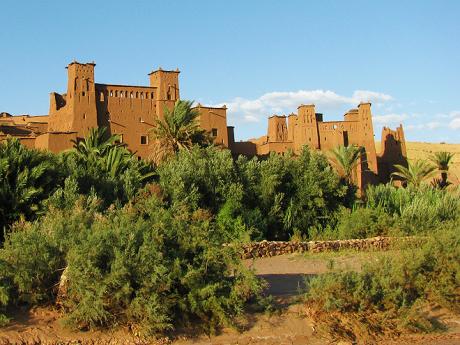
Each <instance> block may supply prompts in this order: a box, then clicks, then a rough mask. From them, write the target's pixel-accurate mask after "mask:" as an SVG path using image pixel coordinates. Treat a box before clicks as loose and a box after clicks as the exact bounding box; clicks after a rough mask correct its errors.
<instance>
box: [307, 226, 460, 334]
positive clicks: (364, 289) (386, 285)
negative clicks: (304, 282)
mask: <svg viewBox="0 0 460 345" xmlns="http://www.w3.org/2000/svg"><path fill="white" fill-rule="evenodd" d="M459 230H460V228H459V227H458V226H457V227H453V228H443V229H440V230H438V231H437V232H436V233H435V234H433V235H432V236H430V237H429V238H428V239H427V242H426V243H425V244H424V245H423V246H420V247H414V248H412V249H410V250H405V251H402V252H400V253H399V254H395V255H392V256H391V257H389V256H386V257H383V258H381V259H380V260H379V261H377V262H372V263H369V264H367V265H365V266H364V268H363V270H362V272H352V271H348V272H340V273H330V274H325V275H322V276H319V277H317V278H314V279H313V280H311V281H310V282H309V291H308V292H307V294H306V297H305V298H306V302H307V303H308V304H309V305H310V307H311V308H312V309H313V310H316V311H317V313H316V314H315V315H316V317H318V318H319V319H321V320H322V321H324V322H325V324H326V325H329V326H331V328H329V330H330V331H333V329H335V331H337V329H340V330H341V332H342V334H341V335H342V336H346V337H351V338H352V339H354V340H356V336H359V335H361V336H362V335H363V334H359V332H360V331H362V330H360V329H359V328H360V327H362V326H363V325H365V327H362V328H364V329H366V332H370V333H373V335H376V334H379V333H385V332H386V331H391V330H393V331H395V330H396V331H400V330H401V329H403V328H406V329H407V328H409V329H412V330H415V329H420V328H422V329H424V330H427V329H430V328H432V327H433V325H432V324H430V320H429V319H426V318H425V316H424V315H425V314H424V313H423V311H422V310H421V309H420V308H421V307H422V306H425V305H427V303H428V302H432V303H437V304H439V305H441V306H444V307H447V308H449V309H454V310H455V311H457V312H458V311H459V310H460V309H459V305H460V292H459V290H458V286H460V251H459V250H458V248H459V246H460V231H459ZM353 320H354V321H353Z"/></svg>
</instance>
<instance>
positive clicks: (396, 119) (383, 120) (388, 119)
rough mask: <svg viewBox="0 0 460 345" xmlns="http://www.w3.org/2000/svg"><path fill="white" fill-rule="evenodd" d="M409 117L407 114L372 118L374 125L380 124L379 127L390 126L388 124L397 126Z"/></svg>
mask: <svg viewBox="0 0 460 345" xmlns="http://www.w3.org/2000/svg"><path fill="white" fill-rule="evenodd" d="M408 118H409V115H407V114H396V113H392V114H386V115H376V116H372V119H373V120H374V123H377V124H381V125H390V124H395V123H397V124H399V123H401V122H403V121H404V120H407V119H408Z"/></svg>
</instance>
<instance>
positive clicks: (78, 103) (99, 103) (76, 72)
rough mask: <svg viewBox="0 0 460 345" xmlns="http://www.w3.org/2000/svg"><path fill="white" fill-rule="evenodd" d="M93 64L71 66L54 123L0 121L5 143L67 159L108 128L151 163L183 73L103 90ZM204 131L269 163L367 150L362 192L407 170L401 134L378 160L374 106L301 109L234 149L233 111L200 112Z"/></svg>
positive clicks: (53, 100) (388, 141) (387, 136)
mask: <svg viewBox="0 0 460 345" xmlns="http://www.w3.org/2000/svg"><path fill="white" fill-rule="evenodd" d="M95 66H96V65H95V64H94V63H78V62H75V61H74V62H72V63H70V64H69V65H68V66H67V73H68V81H67V92H66V93H63V94H59V93H56V92H52V93H51V94H50V108H49V114H48V115H40V116H30V115H16V116H12V115H10V114H8V113H5V112H4V113H1V114H0V141H1V140H5V139H6V138H7V137H8V136H12V137H17V138H18V139H19V140H20V141H21V143H22V144H23V145H25V146H27V147H30V148H37V149H46V150H50V151H52V152H60V151H63V150H67V149H70V148H72V146H73V143H72V140H79V139H81V138H83V137H84V136H85V135H86V134H87V133H88V130H89V129H90V128H92V127H106V128H107V129H108V132H109V133H110V134H118V135H120V138H121V141H122V142H123V143H124V144H126V145H127V147H128V149H129V150H131V152H133V153H134V154H135V155H137V156H138V157H141V158H148V156H149V131H150V129H151V128H152V127H153V126H154V123H155V119H157V118H160V119H161V118H162V117H163V114H164V110H165V109H166V108H169V109H171V108H172V107H173V106H174V103H175V102H176V100H178V99H180V94H179V89H180V88H179V73H180V72H179V70H175V71H165V70H162V69H161V68H159V69H158V70H156V71H153V72H151V73H150V74H149V78H150V85H149V86H131V85H112V84H99V83H96V81H95V78H94V69H95ZM197 110H198V112H199V114H200V116H199V121H200V125H201V127H202V128H203V129H205V130H207V131H208V132H210V133H211V135H212V136H213V137H214V142H215V143H216V144H219V145H221V146H223V147H226V148H228V149H230V150H231V151H232V153H233V154H234V155H235V156H237V155H239V154H243V155H247V156H255V155H258V156H265V155H268V154H269V153H270V152H277V153H284V152H287V151H288V150H292V151H293V152H294V153H299V152H300V150H301V149H302V147H303V146H304V145H308V146H310V147H311V148H313V149H317V150H323V151H328V150H331V149H333V148H334V147H337V146H339V145H345V146H348V145H358V146H362V147H363V148H364V150H365V154H364V157H363V159H362V160H361V164H360V165H359V166H358V172H357V176H358V181H357V183H358V186H359V187H361V188H363V187H364V186H365V185H367V184H369V183H378V182H388V181H389V179H390V175H391V172H393V165H394V164H403V165H405V164H407V155H406V146H405V139H404V132H403V129H402V126H400V127H398V128H396V130H391V129H389V128H383V131H382V152H381V153H378V154H377V153H376V150H375V142H374V129H373V125H372V114H371V104H370V103H361V104H359V105H358V107H357V108H356V109H351V110H350V111H348V112H347V113H346V114H345V115H344V121H323V115H322V114H320V113H316V110H315V106H314V105H313V104H308V105H303V104H302V105H300V106H299V107H298V108H297V113H296V114H295V113H292V114H290V115H288V116H284V115H283V116H278V115H274V116H271V117H269V119H268V131H267V135H265V136H263V137H261V138H258V139H251V140H249V141H240V142H235V140H234V128H233V127H231V126H227V108H226V107H225V106H223V107H220V108H215V107H205V106H202V105H200V104H199V105H198V106H197Z"/></svg>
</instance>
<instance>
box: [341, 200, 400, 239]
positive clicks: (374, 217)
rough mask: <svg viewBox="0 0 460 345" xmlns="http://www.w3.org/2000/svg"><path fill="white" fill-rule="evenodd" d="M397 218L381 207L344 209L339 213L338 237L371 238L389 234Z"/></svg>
mask: <svg viewBox="0 0 460 345" xmlns="http://www.w3.org/2000/svg"><path fill="white" fill-rule="evenodd" d="M394 226H395V220H394V218H393V217H392V216H390V215H389V214H387V213H385V212H383V211H382V210H381V209H378V208H377V209H373V208H365V207H357V208H355V209H353V210H349V209H343V210H342V212H341V213H340V215H339V222H338V224H337V230H336V232H337V233H336V236H335V238H337V239H352V238H369V237H375V236H383V235H388V234H389V233H390V232H391V229H392V228H393V227H394Z"/></svg>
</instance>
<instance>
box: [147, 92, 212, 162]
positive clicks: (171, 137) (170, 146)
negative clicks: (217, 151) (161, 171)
mask: <svg viewBox="0 0 460 345" xmlns="http://www.w3.org/2000/svg"><path fill="white" fill-rule="evenodd" d="M192 105H193V101H184V100H177V101H176V103H175V104H174V108H173V109H172V110H169V109H168V108H165V109H164V116H163V119H157V120H156V121H155V126H154V127H153V128H152V130H151V132H150V136H151V139H152V142H153V143H152V145H151V151H152V152H151V158H152V160H153V161H154V162H155V163H157V164H159V163H161V162H163V161H164V160H166V159H168V158H170V157H172V156H173V155H174V154H175V153H177V152H179V151H180V150H186V151H188V150H190V149H191V148H192V147H193V146H194V145H195V144H198V145H200V146H207V145H209V144H210V143H211V142H212V140H211V137H210V136H209V134H208V133H207V132H206V131H205V130H203V129H202V128H201V127H200V125H199V122H198V117H199V115H200V114H199V112H198V110H197V109H192Z"/></svg>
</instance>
